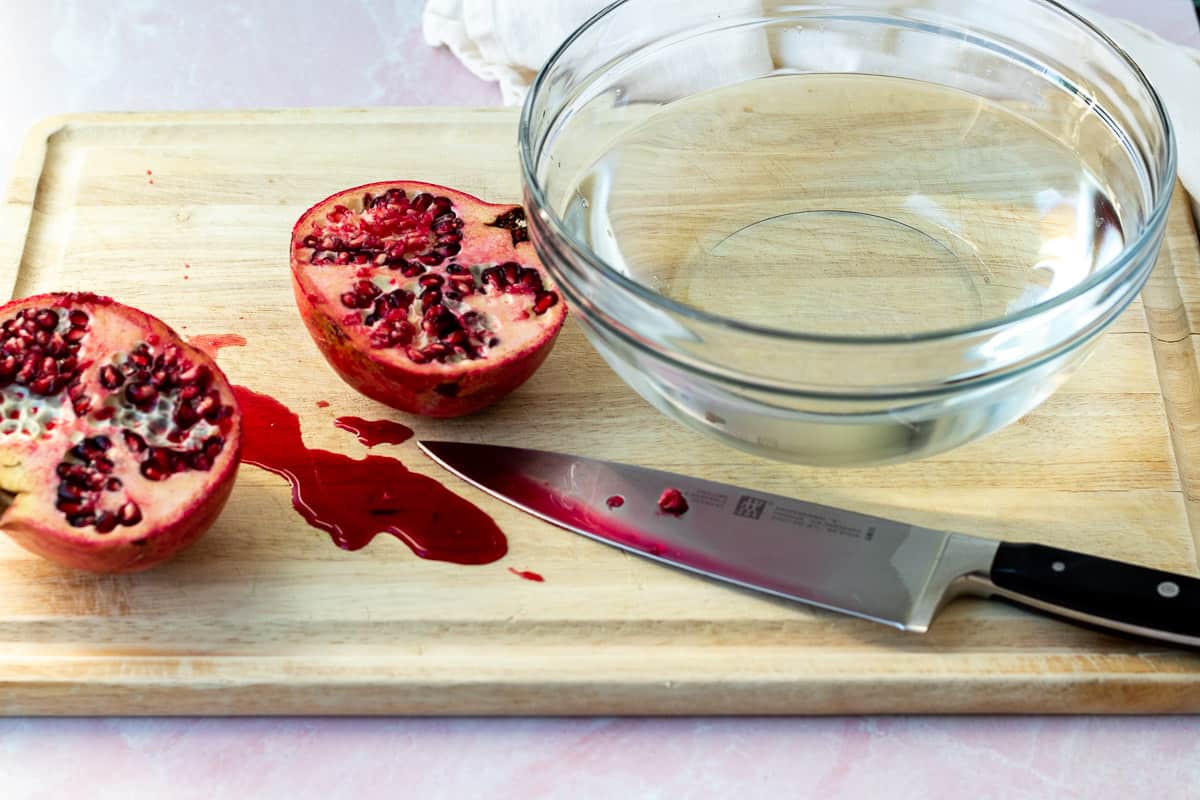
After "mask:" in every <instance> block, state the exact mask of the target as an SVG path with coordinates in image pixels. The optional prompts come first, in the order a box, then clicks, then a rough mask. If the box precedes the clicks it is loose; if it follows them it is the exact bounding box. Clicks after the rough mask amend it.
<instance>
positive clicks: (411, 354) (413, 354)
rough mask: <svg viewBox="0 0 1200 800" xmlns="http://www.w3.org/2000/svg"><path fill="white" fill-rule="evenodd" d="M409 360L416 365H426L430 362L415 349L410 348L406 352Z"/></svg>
mask: <svg viewBox="0 0 1200 800" xmlns="http://www.w3.org/2000/svg"><path fill="white" fill-rule="evenodd" d="M404 354H405V355H406V356H408V358H409V360H410V361H412V362H413V363H414V364H426V363H428V362H429V357H428V356H426V355H425V354H424V353H422V352H421V351H420V350H418V349H417V348H415V347H410V348H408V349H407V350H405V351H404Z"/></svg>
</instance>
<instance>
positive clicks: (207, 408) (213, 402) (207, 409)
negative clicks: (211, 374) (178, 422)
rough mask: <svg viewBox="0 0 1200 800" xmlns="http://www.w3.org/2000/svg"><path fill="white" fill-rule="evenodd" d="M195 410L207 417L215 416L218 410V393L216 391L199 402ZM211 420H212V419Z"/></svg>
mask: <svg viewBox="0 0 1200 800" xmlns="http://www.w3.org/2000/svg"><path fill="white" fill-rule="evenodd" d="M195 411H196V413H197V414H199V415H200V416H202V417H204V418H206V419H207V418H208V417H210V416H213V415H214V414H215V412H216V411H218V403H217V398H216V393H215V392H214V393H213V394H211V395H209V396H207V397H205V398H204V399H202V400H201V401H200V402H199V403H197V404H196V408H195ZM209 421H210V422H211V420H209Z"/></svg>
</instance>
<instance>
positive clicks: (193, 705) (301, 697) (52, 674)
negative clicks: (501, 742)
mask: <svg viewBox="0 0 1200 800" xmlns="http://www.w3.org/2000/svg"><path fill="white" fill-rule="evenodd" d="M515 127H516V115H515V112H513V111H510V110H439V109H424V108H422V109H394V110H369V111H359V110H324V111H309V110H305V111H281V112H254V113H249V112H229V113H213V114H177V113H172V114H137V115H87V116H69V117H61V118H57V119H53V120H48V121H46V122H45V123H43V124H42V125H40V126H39V127H38V128H37V129H35V130H34V131H33V132H32V133H31V135H30V137H29V139H28V142H27V145H26V147H25V149H24V152H23V154H22V156H21V159H20V161H19V162H18V164H17V165H16V168H15V171H14V176H15V177H14V180H13V182H12V185H11V188H10V190H9V193H8V195H7V197H6V200H5V203H4V205H3V206H2V207H0V290H2V291H4V292H5V293H7V294H11V295H25V294H30V293H34V292H39V291H49V290H58V289H89V290H93V291H98V292H104V293H108V294H111V295H113V296H114V297H117V298H118V299H120V300H122V301H124V302H127V303H130V304H133V305H137V306H139V307H142V308H144V309H145V310H147V311H149V312H151V313H154V314H156V315H158V316H160V317H161V318H163V319H164V320H166V321H167V322H168V323H170V324H172V325H173V326H175V327H176V328H177V329H180V330H181V332H182V333H184V334H185V335H194V334H202V333H239V334H241V335H243V336H245V337H246V339H247V340H248V344H247V346H246V347H244V348H229V349H226V350H224V351H222V353H221V363H222V365H223V366H224V367H225V369H226V370H227V372H228V373H229V375H230V377H231V378H232V379H233V380H234V381H235V382H237V383H241V384H245V385H247V386H250V387H251V388H254V389H257V390H260V391H266V392H268V393H270V394H272V395H274V396H276V397H278V398H279V399H281V400H282V401H284V402H285V403H287V404H288V405H289V406H290V407H291V408H293V409H294V410H295V411H297V412H298V413H299V414H300V416H301V419H302V422H303V426H304V434H305V438H306V441H307V443H308V444H309V445H311V446H319V447H325V448H328V449H332V450H337V451H340V452H344V453H347V454H350V455H352V456H356V457H357V456H361V455H362V454H364V453H365V450H364V448H362V447H361V446H360V445H359V444H357V443H356V442H355V440H354V438H353V437H352V436H351V435H349V434H348V433H346V432H344V431H339V430H337V429H335V428H334V426H333V424H332V420H333V418H334V417H335V416H339V415H343V414H356V415H359V416H363V417H367V418H384V417H390V418H394V419H397V420H400V421H402V422H404V423H406V424H409V425H411V426H412V427H413V428H414V429H415V430H416V432H417V435H418V436H423V437H429V438H447V439H463V440H475V441H486V442H492V443H497V444H520V445H523V446H530V447H542V448H549V449H558V450H569V451H575V452H579V453H582V454H586V455H590V456H596V457H600V458H610V459H615V460H621V461H628V462H635V463H640V464H644V465H647V466H652V467H657V468H661V469H668V470H674V471H679V472H688V473H692V474H696V475H699V476H701V477H704V478H709V479H713V480H722V481H729V482H736V483H738V484H741V485H745V486H748V487H751V488H754V489H758V490H762V491H768V492H777V493H781V494H789V495H794V496H797V497H803V498H805V499H810V500H814V501H818V502H824V503H829V504H833V505H840V506H844V507H848V508H854V509H858V510H862V511H867V512H871V513H877V514H881V515H885V516H891V517H895V518H898V519H903V520H906V521H910V522H914V523H918V524H923V525H932V526H942V527H949V528H954V529H959V530H964V531H967V532H971V533H978V534H982V535H987V536H994V537H1004V538H1011V539H1022V540H1036V541H1041V542H1046V543H1051V544H1055V545H1060V546H1066V547H1071V548H1075V549H1079V550H1085V551H1088V552H1092V553H1096V554H1100V555H1105V556H1111V557H1116V558H1123V559H1128V560H1132V561H1136V562H1140V563H1144V564H1147V565H1151V566H1155V567H1160V568H1164V569H1170V570H1176V571H1180V572H1185V573H1189V574H1196V573H1197V562H1196V541H1197V540H1196V532H1197V531H1198V530H1200V518H1197V510H1196V503H1197V499H1198V498H1200V452H1198V450H1197V448H1198V447H1200V439H1198V437H1197V434H1198V432H1200V431H1198V428H1200V405H1198V402H1200V372H1198V370H1197V358H1198V356H1197V353H1196V350H1195V340H1196V336H1195V334H1196V333H1197V327H1196V324H1197V319H1198V318H1200V317H1198V315H1200V253H1198V249H1197V241H1196V234H1195V229H1194V227H1193V225H1192V222H1191V218H1190V215H1189V214H1188V213H1187V208H1186V199H1185V198H1184V196H1183V194H1182V192H1179V193H1178V195H1177V197H1176V199H1175V204H1174V207H1173V209H1172V216H1171V219H1170V224H1169V230H1168V234H1167V240H1166V243H1165V245H1164V247H1163V250H1162V255H1161V257H1160V259H1159V263H1158V267H1157V270H1156V272H1155V274H1154V276H1153V278H1152V279H1151V283H1150V285H1149V286H1148V288H1147V289H1146V291H1145V292H1144V293H1143V296H1142V298H1141V299H1140V300H1139V301H1137V302H1135V303H1134V305H1133V306H1131V307H1130V309H1129V310H1128V311H1127V313H1125V314H1124V315H1123V316H1122V317H1121V319H1120V320H1119V321H1118V322H1117V323H1116V324H1115V325H1114V326H1113V328H1112V329H1111V331H1110V332H1108V333H1107V334H1105V336H1104V339H1103V341H1102V342H1101V344H1100V345H1099V347H1098V349H1097V352H1096V353H1095V355H1094V356H1093V357H1092V359H1091V360H1090V361H1089V362H1088V363H1087V364H1086V365H1085V366H1084V367H1083V368H1082V370H1081V371H1080V372H1079V373H1078V374H1077V375H1076V376H1075V377H1074V378H1073V379H1072V380H1071V381H1070V382H1069V383H1068V384H1067V385H1066V386H1065V387H1064V388H1063V389H1062V390H1060V391H1059V392H1058V393H1056V394H1055V395H1054V396H1053V397H1051V398H1050V399H1049V400H1048V401H1047V402H1046V403H1045V404H1044V405H1043V406H1041V407H1040V408H1038V409H1037V410H1036V411H1035V412H1033V413H1032V414H1030V415H1029V416H1027V417H1026V418H1024V419H1022V420H1020V421H1019V422H1017V423H1015V424H1013V425H1012V426H1010V427H1008V428H1006V429H1005V430H1003V431H1001V432H1000V433H998V434H995V435H993V436H991V437H989V438H986V439H984V440H982V441H979V442H976V443H974V444H972V445H969V446H966V447H963V448H960V449H958V450H955V451H953V452H950V453H947V454H945V455H942V456H939V457H934V458H931V459H928V460H925V461H919V462H912V463H907V464H901V465H898V466H889V467H884V468H877V469H859V470H817V469H809V468H804V467H799V466H790V465H783V464H778V463H774V462H769V461H765V460H762V459H758V458H755V457H753V456H750V455H747V454H743V453H740V452H737V451H734V450H731V449H729V448H726V447H724V446H722V445H720V444H717V443H715V442H712V441H709V440H707V439H705V438H703V437H700V436H698V435H696V434H693V433H691V432H689V431H687V430H685V429H683V428H682V427H679V426H677V425H675V424H674V423H671V422H669V421H668V420H666V419H665V418H663V417H662V416H660V415H659V414H658V413H657V412H656V411H654V410H653V409H651V408H650V407H649V406H648V405H646V404H645V403H644V402H643V401H642V400H640V399H639V398H638V397H637V396H636V395H634V393H633V392H632V391H631V390H629V389H628V388H626V387H625V386H624V384H622V383H621V382H620V381H618V380H617V378H616V377H615V376H614V375H613V374H612V373H611V372H610V370H609V369H608V368H607V367H606V366H605V365H604V364H603V363H602V361H601V360H600V359H599V357H598V356H596V355H595V354H594V353H593V352H592V350H591V348H590V347H589V346H588V345H587V343H586V342H585V341H584V339H583V337H582V336H581V334H580V333H579V330H578V328H577V327H576V326H575V325H574V324H573V323H571V322H569V323H568V327H567V329H566V330H565V332H564V334H563V336H562V337H561V339H560V344H559V345H558V346H557V348H556V349H555V351H554V353H553V354H552V355H551V357H550V359H549V360H548V362H547V363H546V366H545V367H543V369H542V370H541V371H540V372H539V373H538V374H537V375H536V376H535V377H534V378H533V379H532V380H531V381H530V382H529V383H528V384H527V385H526V386H525V387H523V388H522V389H521V390H519V391H518V392H517V393H516V394H514V395H513V396H512V397H511V398H509V399H508V400H507V401H505V402H504V403H502V404H500V405H498V406H496V407H495V408H493V409H491V410H489V411H487V412H484V413H482V414H479V415H477V416H473V417H469V418H466V419H460V420H452V421H430V420H424V419H417V418H410V417H406V416H404V415H401V414H399V413H397V412H392V411H389V410H388V409H386V408H385V407H383V406H380V405H378V404H375V403H373V402H371V401H368V400H366V399H364V398H362V397H360V396H358V395H356V394H355V393H354V392H353V391H351V390H350V389H349V388H348V387H346V386H345V385H344V384H342V383H341V381H340V380H339V379H337V378H336V377H335V376H334V375H333V373H332V372H331V371H330V370H329V369H328V368H327V367H326V365H325V363H324V362H323V360H322V359H321V357H320V355H319V354H318V353H317V350H316V348H315V346H314V345H313V344H312V342H311V341H310V340H309V338H308V335H307V334H306V333H305V331H304V330H303V327H302V326H301V324H300V321H299V319H298V318H297V315H296V312H295V308H294V305H293V302H292V299H291V290H290V285H289V279H288V266H287V249H288V235H289V232H290V229H291V226H292V224H293V222H294V221H295V219H296V217H297V216H298V215H299V214H300V213H301V212H302V211H303V210H304V209H305V208H307V207H308V206H309V205H310V204H311V203H313V202H315V201H316V200H319V199H320V198H322V197H324V196H326V195H328V194H329V193H331V192H333V191H335V190H337V189H340V188H343V187H346V186H351V185H355V184H358V183H365V182H367V181H370V180H378V179H384V178H408V179H416V180H430V181H435V182H439V183H446V184H450V185H455V186H458V187H460V188H462V189H464V190H466V191H469V192H472V193H475V194H478V195H480V196H483V197H486V198H489V199H492V200H496V201H502V200H508V201H515V200H517V199H518V198H519V191H520V186H519V180H518V174H517V160H516V157H515V153H514V146H513V142H514V141H515ZM433 141H436V142H437V153H438V157H437V158H434V157H431V156H430V154H429V153H430V148H429V143H430V142H433ZM148 170H149V171H150V172H151V173H152V175H148V174H147V171H148ZM151 179H152V180H153V182H151ZM185 264H186V265H188V268H186V269H185V266H184V265H185ZM321 400H326V401H329V402H330V404H331V405H330V406H329V407H328V408H319V407H318V406H317V402H318V401H321ZM375 452H377V453H381V454H389V455H394V456H396V457H398V458H400V459H401V460H402V461H403V462H404V463H405V464H406V465H408V466H409V467H411V468H413V469H415V470H419V471H421V472H423V473H425V474H428V475H431V476H433V477H435V478H437V479H439V480H442V481H443V482H444V483H446V485H447V486H449V487H450V488H451V489H453V490H454V491H456V492H459V493H461V494H462V495H463V496H465V497H467V498H469V499H470V500H471V501H473V502H475V503H477V504H479V505H480V506H482V507H483V508H485V509H486V510H487V511H488V512H489V513H490V514H491V515H492V516H493V517H494V518H495V519H496V521H497V522H498V523H499V525H500V526H501V527H502V528H503V529H504V531H505V532H506V533H507V535H508V537H509V544H510V554H509V556H508V557H507V558H505V559H504V560H503V561H500V562H497V563H495V564H491V565H487V566H479V567H462V566H455V565H451V564H444V563H438V562H431V561H422V560H420V559H418V558H416V557H414V556H413V555H412V554H411V553H410V552H409V551H408V549H407V548H405V547H404V546H403V544H401V543H400V542H399V541H397V540H395V539H392V538H390V537H379V538H378V539H377V540H376V541H375V542H374V543H373V544H372V545H371V546H370V547H368V548H366V549H365V550H362V551H359V552H354V553H349V552H343V551H340V550H338V549H336V548H335V547H334V546H333V545H332V544H331V543H330V542H329V540H328V538H327V537H326V536H325V535H323V534H321V533H320V532H318V531H316V530H314V529H312V528H309V527H307V526H306V525H305V524H304V522H303V521H302V520H301V519H300V517H299V516H298V515H297V514H296V513H295V512H294V511H293V510H292V509H291V506H290V503H289V492H288V488H287V486H286V485H285V484H284V482H283V481H282V480H280V479H278V478H276V477H275V476H273V475H270V474H268V473H266V472H264V471H262V470H260V469H257V468H254V467H250V466H243V467H242V470H241V474H240V476H239V479H238V484H237V487H236V489H235V492H234V496H233V498H232V500H231V501H230V504H229V506H228V507H227V510H226V511H225V513H224V515H223V516H222V518H221V519H220V521H219V522H218V523H217V525H216V526H215V527H214V528H213V529H212V530H211V531H210V532H209V533H208V534H207V535H206V536H205V537H204V538H203V539H202V540H201V541H200V542H199V543H198V544H197V545H196V546H195V547H193V548H192V549H190V550H189V551H187V552H186V553H184V554H183V555H181V556H180V557H179V558H177V559H176V560H174V561H172V562H170V563H169V564H167V565H165V566H163V567H161V568H158V569H155V570H152V571H151V572H148V573H145V574H141V575H135V576H120V577H96V576H92V575H86V574H79V573H74V572H70V571H67V570H64V569H61V568H59V567H57V566H55V565H53V564H50V563H47V562H45V561H42V560H40V559H38V558H36V557H34V556H32V555H30V554H28V553H26V552H24V551H22V550H20V549H19V548H17V547H16V546H15V545H13V544H12V543H11V542H9V541H8V540H7V539H3V540H0V712H3V713H7V714H71V715H75V714H268V713H269V714H276V713H312V714H381V713H406V714H691V713H717V714H725V713H731V714H732V713H754V714H780V713H849V712H855V713H857V712H872V713H873V712H905V713H907V712H1038V713H1069V712H1113V713H1131V712H1180V711H1197V710H1200V656H1198V655H1196V654H1193V653H1189V652H1184V651H1180V650H1170V649H1166V648H1163V647H1160V646H1158V645H1154V644H1148V643H1143V642H1132V641H1125V640H1121V639H1117V638H1113V637H1110V636H1108V635H1105V634H1101V633H1096V632H1092V631H1088V630H1084V629H1081V628H1076V627H1072V626H1069V625H1067V624H1064V623H1060V622H1057V621H1054V620H1051V619H1046V618H1043V617H1039V616H1035V615H1033V614H1029V613H1026V612H1024V611H1021V610H1019V609H1016V608H1014V607H1009V606H1006V605H1003V604H1000V603H988V602H982V601H974V600H964V601H960V602H957V603H955V604H954V605H952V606H950V607H949V608H948V609H947V610H946V611H945V612H943V614H942V615H941V616H940V617H939V618H938V619H937V620H936V621H935V623H934V625H933V628H932V630H931V631H930V633H929V634H927V635H924V636H917V635H910V634H902V633H899V632H896V631H894V630H891V629H889V628H885V627H883V626H878V625H874V624H872V623H868V622H864V621H858V620H854V619H850V618H846V617H843V616H840V615H836V614H832V613H826V612H823V611H819V610H815V609H810V608H806V607H803V606H799V605H796V604H791V603H787V602H783V601H777V600H774V599H769V598H765V597H763V596H760V595H757V594H755V593H751V592H748V591H742V590H739V589H736V588H732V587H728V586H724V585H719V584H716V583H713V582H709V581H706V580H702V579H698V578H695V577H692V576H689V575H686V574H683V573H681V572H677V571H674V570H671V569H668V568H664V567H661V566H658V565H656V564H653V563H650V562H648V561H645V560H642V559H638V558H636V557H633V556H629V555H626V554H624V553H621V552H619V551H616V550H613V549H610V548H606V547H604V546H602V545H599V544H596V543H594V542H591V541H589V540H586V539H583V538H582V537H578V536H575V535H573V534H570V533H567V532H565V531H562V530H560V529H557V528H554V527H552V526H550V525H547V524H544V523H542V522H540V521H538V520H536V519H534V518H532V517H529V516H527V515H524V514H521V513H520V512H517V511H515V510H513V509H511V508H508V507H506V506H504V505H503V504H501V503H498V502H496V501H494V500H492V499H491V498H488V497H486V496H485V495H483V494H482V493H481V492H478V491H476V490H474V489H472V488H471V487H468V486H466V485H465V484H462V483H461V482H459V481H457V480H456V479H454V478H452V477H451V476H449V475H447V474H445V473H443V472H441V471H440V470H439V468H437V467H436V466H435V465H433V464H432V463H431V462H429V461H428V460H426V459H425V458H424V457H423V456H422V455H421V454H420V452H419V451H418V450H417V449H416V447H415V445H414V444H413V443H411V442H409V443H406V444H404V445H401V446H395V447H381V448H377V449H376V450H375ZM509 567H513V568H516V569H529V570H534V571H536V572H538V573H540V574H542V575H543V576H544V577H545V582H544V583H534V582H531V581H525V580H521V579H520V578H518V577H516V576H514V575H513V574H511V573H510V572H509V571H508V568H509Z"/></svg>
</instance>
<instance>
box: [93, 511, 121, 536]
mask: <svg viewBox="0 0 1200 800" xmlns="http://www.w3.org/2000/svg"><path fill="white" fill-rule="evenodd" d="M94 524H95V526H96V533H111V532H112V530H113V529H114V528H116V527H117V515H116V514H114V513H112V512H111V511H101V512H100V513H99V514H97V515H96V522H95V523H94Z"/></svg>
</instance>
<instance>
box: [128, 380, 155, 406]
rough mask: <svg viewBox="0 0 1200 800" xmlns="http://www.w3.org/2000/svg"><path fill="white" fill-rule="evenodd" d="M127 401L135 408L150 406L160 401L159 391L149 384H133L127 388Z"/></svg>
mask: <svg viewBox="0 0 1200 800" xmlns="http://www.w3.org/2000/svg"><path fill="white" fill-rule="evenodd" d="M125 399H126V400H128V401H129V402H130V403H132V404H134V405H135V406H148V405H150V404H152V403H153V402H154V401H155V400H157V399H158V389H155V388H154V387H153V386H151V385H150V384H148V383H131V384H129V385H128V386H126V387H125Z"/></svg>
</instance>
